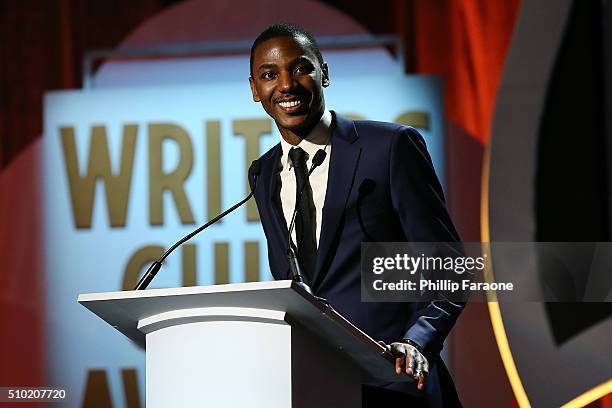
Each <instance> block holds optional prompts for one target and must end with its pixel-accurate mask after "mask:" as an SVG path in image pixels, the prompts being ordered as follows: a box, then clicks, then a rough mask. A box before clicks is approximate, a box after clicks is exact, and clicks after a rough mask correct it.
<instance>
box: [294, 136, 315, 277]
mask: <svg viewBox="0 0 612 408" xmlns="http://www.w3.org/2000/svg"><path fill="white" fill-rule="evenodd" d="M289 158H290V159H291V162H292V163H293V171H294V172H295V181H296V190H295V197H296V200H297V199H298V196H299V195H300V191H302V195H301V196H300V197H299V202H297V203H296V205H297V214H296V216H295V236H296V241H297V242H296V244H297V258H298V261H299V262H300V264H301V265H302V269H303V270H304V272H305V273H306V276H307V277H308V278H309V280H311V279H312V276H313V274H314V268H315V263H316V261H317V241H316V239H317V235H316V234H317V232H316V229H315V223H316V221H315V217H316V210H315V206H314V201H313V199H312V188H311V187H310V182H309V181H308V168H307V167H306V152H305V151H304V150H302V149H301V148H299V147H294V148H292V149H291V150H289Z"/></svg>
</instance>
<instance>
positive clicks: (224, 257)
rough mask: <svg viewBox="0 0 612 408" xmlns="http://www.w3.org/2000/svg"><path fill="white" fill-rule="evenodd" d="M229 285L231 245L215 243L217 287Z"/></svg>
mask: <svg viewBox="0 0 612 408" xmlns="http://www.w3.org/2000/svg"><path fill="white" fill-rule="evenodd" d="M225 283H229V245H228V243H227V242H215V285H222V284H225Z"/></svg>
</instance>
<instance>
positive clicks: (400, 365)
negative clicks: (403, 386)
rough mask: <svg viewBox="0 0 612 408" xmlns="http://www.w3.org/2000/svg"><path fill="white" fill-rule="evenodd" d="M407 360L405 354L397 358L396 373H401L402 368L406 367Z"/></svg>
mask: <svg viewBox="0 0 612 408" xmlns="http://www.w3.org/2000/svg"><path fill="white" fill-rule="evenodd" d="M405 360H406V357H404V356H401V357H396V358H395V373H396V374H400V373H401V372H402V368H403V367H404V361H405Z"/></svg>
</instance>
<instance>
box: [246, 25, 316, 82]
mask: <svg viewBox="0 0 612 408" xmlns="http://www.w3.org/2000/svg"><path fill="white" fill-rule="evenodd" d="M276 37H291V38H295V39H298V38H300V37H301V38H305V39H306V40H308V43H309V47H310V50H311V51H312V52H314V54H315V56H316V57H317V60H319V64H321V65H323V55H321V50H320V49H319V45H318V44H317V40H315V38H314V37H313V36H312V34H310V33H309V32H308V31H306V30H304V29H303V28H302V27H300V26H298V25H295V24H291V23H280V24H272V25H271V26H269V27H268V28H266V29H265V30H263V31H262V32H261V34H259V35H258V36H257V38H256V39H255V41H253V45H252V46H251V58H250V61H249V70H250V73H251V76H253V54H254V53H255V48H257V46H258V45H259V44H261V43H262V42H264V41H268V40H269V39H271V38H276Z"/></svg>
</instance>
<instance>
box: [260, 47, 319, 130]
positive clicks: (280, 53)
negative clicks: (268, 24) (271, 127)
mask: <svg viewBox="0 0 612 408" xmlns="http://www.w3.org/2000/svg"><path fill="white" fill-rule="evenodd" d="M251 68H252V70H253V71H252V72H253V75H252V77H251V78H249V83H250V85H251V91H252V92H253V100H254V101H255V102H261V104H262V106H263V108H264V110H265V111H266V112H267V113H268V115H270V116H271V117H272V118H273V119H274V121H275V122H276V125H277V126H278V128H279V130H280V132H281V134H282V135H283V136H285V135H286V134H287V132H291V133H294V134H296V135H297V136H299V137H301V138H304V137H305V136H306V135H307V134H308V132H310V130H311V129H312V128H313V127H314V125H315V124H316V123H317V122H318V121H319V119H320V118H321V115H322V114H323V111H324V109H325V101H324V98H323V87H326V86H327V85H328V84H329V77H328V73H327V64H323V65H321V64H320V63H319V61H318V59H317V57H316V55H315V53H314V52H313V51H312V50H311V49H310V47H309V43H308V40H306V39H305V38H298V39H295V38H292V37H275V38H271V39H269V40H267V41H264V42H263V43H261V44H259V45H258V46H257V48H255V51H254V53H253V66H252V67H251Z"/></svg>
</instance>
